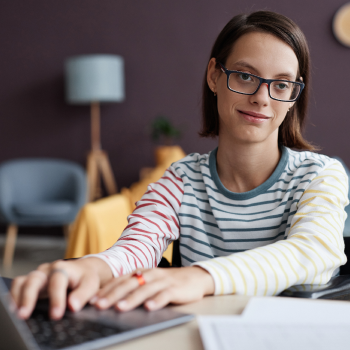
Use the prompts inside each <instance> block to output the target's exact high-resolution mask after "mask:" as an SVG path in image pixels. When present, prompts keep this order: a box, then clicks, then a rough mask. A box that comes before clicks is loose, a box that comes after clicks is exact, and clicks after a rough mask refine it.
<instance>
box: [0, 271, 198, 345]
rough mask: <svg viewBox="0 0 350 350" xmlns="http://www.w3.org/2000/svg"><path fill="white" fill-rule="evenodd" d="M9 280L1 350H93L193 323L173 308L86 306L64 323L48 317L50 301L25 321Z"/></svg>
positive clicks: (1, 283) (0, 317)
mask: <svg viewBox="0 0 350 350" xmlns="http://www.w3.org/2000/svg"><path fill="white" fill-rule="evenodd" d="M10 281H11V280H9V279H3V278H1V277H0V348H1V349H3V350H7V349H9V350H56V349H62V350H81V349H84V350H90V349H100V348H104V347H106V346H110V345H112V344H117V343H120V342H124V341H126V340H130V339H134V338H136V337H140V336H142V335H145V334H149V333H153V332H157V331H160V330H162V329H165V328H169V327H173V326H177V325H180V324H183V323H185V322H188V321H191V320H192V319H193V318H194V316H193V315H189V314H183V313H179V312H175V311H173V310H171V309H170V308H164V309H161V310H158V311H151V312H149V311H146V310H145V309H144V308H143V307H139V308H137V309H135V310H132V311H129V312H124V313H121V312H118V311H115V310H114V309H108V310H97V309H95V307H93V306H90V305H88V306H86V307H85V308H84V309H83V310H81V311H79V312H76V313H73V312H71V311H69V310H66V312H65V315H64V317H63V318H62V320H58V321H53V320H50V319H49V317H48V300H39V301H38V303H37V306H36V308H35V310H34V312H33V314H32V316H31V317H30V318H29V319H28V320H26V321H24V320H21V319H19V318H18V317H17V316H16V314H15V312H14V311H13V310H12V309H13V307H11V305H12V304H13V303H12V301H11V297H10V294H9V291H8V287H9V284H10Z"/></svg>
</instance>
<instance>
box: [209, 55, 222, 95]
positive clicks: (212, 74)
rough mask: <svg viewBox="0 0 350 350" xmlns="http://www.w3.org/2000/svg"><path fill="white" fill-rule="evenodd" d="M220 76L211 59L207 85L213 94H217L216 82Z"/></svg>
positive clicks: (213, 59) (213, 60)
mask: <svg viewBox="0 0 350 350" xmlns="http://www.w3.org/2000/svg"><path fill="white" fill-rule="evenodd" d="M219 75H220V69H217V68H216V59H215V58H214V57H213V58H211V59H210V61H209V64H208V70H207V83H208V86H209V89H210V90H211V91H213V93H214V94H216V92H217V88H216V85H217V80H218V78H219Z"/></svg>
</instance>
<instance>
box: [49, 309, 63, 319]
mask: <svg viewBox="0 0 350 350" xmlns="http://www.w3.org/2000/svg"><path fill="white" fill-rule="evenodd" d="M61 314H62V312H61V310H60V308H59V307H54V308H53V309H52V310H51V317H52V318H59V317H61Z"/></svg>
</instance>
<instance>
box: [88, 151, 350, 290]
mask: <svg viewBox="0 0 350 350" xmlns="http://www.w3.org/2000/svg"><path fill="white" fill-rule="evenodd" d="M216 153H217V150H214V151H212V152H210V153H209V154H204V155H199V154H190V155H188V156H187V157H185V158H184V159H182V160H180V161H178V162H176V163H173V164H172V166H170V167H169V168H168V170H167V171H166V172H165V174H164V176H163V177H162V178H161V179H160V180H159V181H158V182H156V183H153V184H151V185H149V187H148V191H147V192H146V193H145V195H144V196H143V197H142V199H141V200H140V201H139V202H137V207H136V209H135V211H134V212H133V213H132V214H131V215H130V216H129V218H128V220H129V224H128V226H127V227H126V228H125V230H124V232H123V234H122V236H121V237H120V239H119V240H118V241H117V242H116V243H115V245H114V246H113V247H111V248H110V249H109V250H107V251H105V252H102V253H100V254H97V255H94V256H97V257H99V258H101V259H103V260H104V261H105V262H107V264H108V265H109V266H110V268H111V270H112V271H113V274H114V276H119V275H122V274H125V273H130V272H131V271H133V270H135V269H137V268H152V267H156V266H157V265H158V263H159V261H160V260H161V257H162V254H163V252H164V251H165V249H166V248H167V246H168V244H169V243H170V242H172V241H173V240H176V239H179V240H180V254H181V261H182V265H183V266H190V265H197V266H201V267H202V268H204V269H206V270H207V271H208V272H209V273H210V274H211V276H212V277H213V279H214V281H215V294H230V293H237V294H248V295H274V294H278V293H280V292H281V291H282V290H284V289H286V288H288V287H290V286H292V285H295V284H323V283H326V282H328V280H329V279H330V277H331V276H332V274H333V272H334V270H335V269H337V268H338V267H339V266H340V265H343V264H345V262H346V256H345V255H344V240H343V236H342V233H343V229H344V222H345V219H346V213H345V211H344V207H345V206H346V205H347V204H348V197H347V195H348V179H347V175H346V173H345V170H344V168H343V167H342V165H341V164H340V163H339V162H338V161H337V160H335V159H332V158H329V157H327V156H324V155H319V154H315V153H311V152H295V151H292V150H290V149H288V148H286V147H282V156H281V159H280V161H279V163H278V166H277V167H276V169H275V171H274V172H273V174H272V175H271V176H270V178H269V179H268V180H267V181H265V182H264V183H263V184H261V185H260V186H258V187H257V188H255V189H253V190H251V191H249V192H244V193H233V192H230V191H229V190H227V189H226V188H225V187H224V186H223V184H222V183H221V181H220V178H219V176H218V173H217V169H216Z"/></svg>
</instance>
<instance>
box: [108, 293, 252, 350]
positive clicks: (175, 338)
mask: <svg viewBox="0 0 350 350" xmlns="http://www.w3.org/2000/svg"><path fill="white" fill-rule="evenodd" d="M248 300H249V297H247V296H239V295H224V296H215V297H206V298H204V299H203V300H200V301H198V302H196V303H192V304H188V305H181V306H172V307H171V308H172V309H174V310H176V311H180V312H185V313H191V314H195V315H237V314H241V313H242V311H243V309H244V307H245V306H246V305H247V303H248ZM107 349H108V350H139V349H142V350H155V349H160V350H203V345H202V341H201V338H200V334H199V329H198V325H197V321H196V320H194V321H191V322H188V323H185V324H183V325H181V326H177V327H173V328H169V329H166V330H164V331H160V332H157V333H153V334H149V335H146V336H143V337H140V338H137V339H135V340H131V341H128V342H125V343H121V344H118V345H113V346H111V347H108V348H107Z"/></svg>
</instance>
